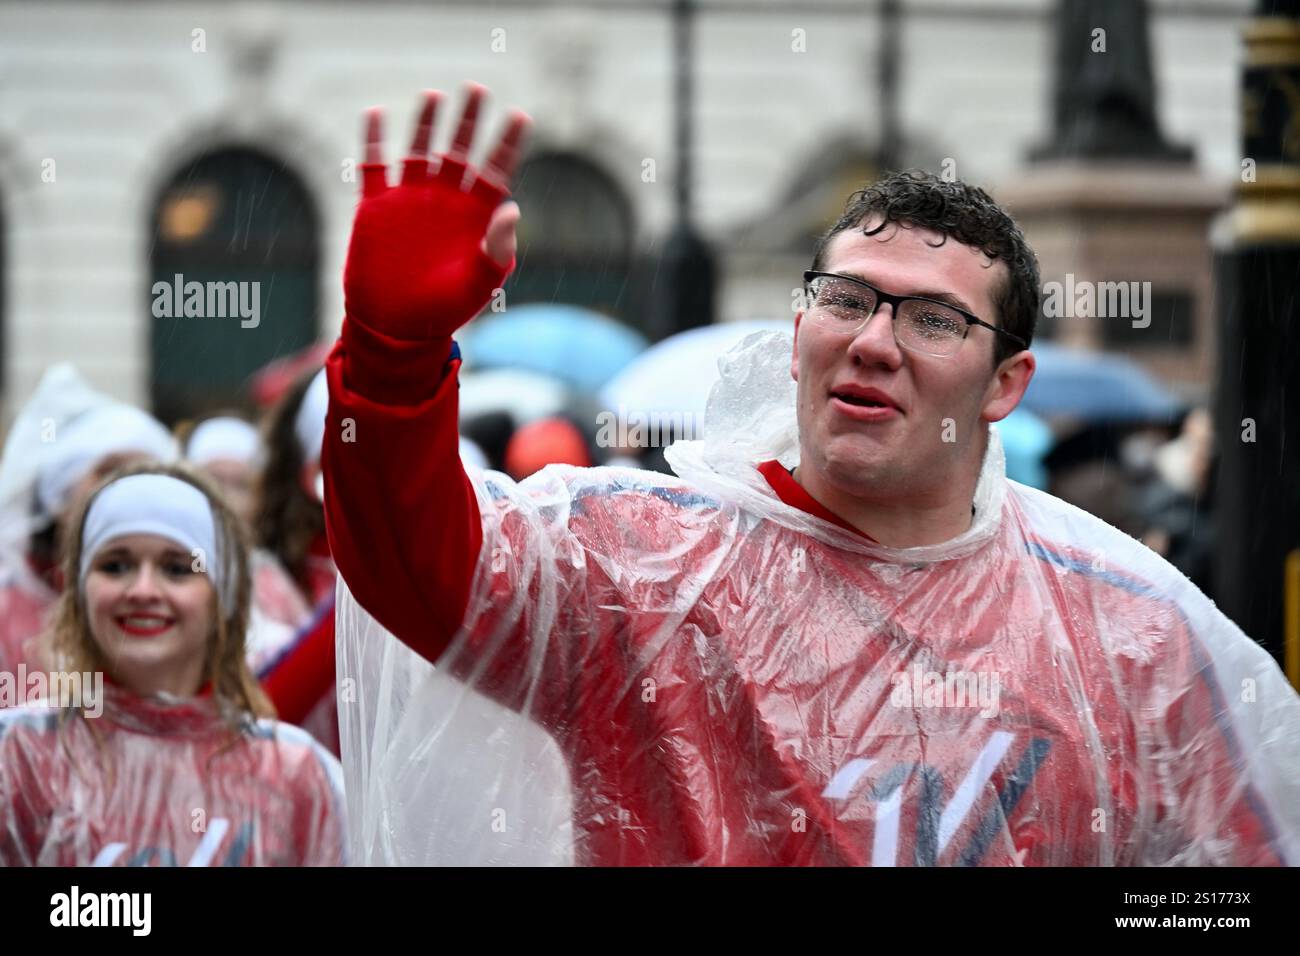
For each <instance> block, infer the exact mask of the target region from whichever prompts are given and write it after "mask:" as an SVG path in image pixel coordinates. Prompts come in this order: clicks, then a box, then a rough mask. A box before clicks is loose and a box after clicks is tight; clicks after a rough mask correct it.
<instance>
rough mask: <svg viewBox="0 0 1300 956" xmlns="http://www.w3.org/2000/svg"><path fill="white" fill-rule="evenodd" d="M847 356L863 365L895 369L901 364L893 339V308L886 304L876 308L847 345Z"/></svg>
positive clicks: (900, 353) (896, 342) (883, 303)
mask: <svg viewBox="0 0 1300 956" xmlns="http://www.w3.org/2000/svg"><path fill="white" fill-rule="evenodd" d="M849 355H850V356H852V357H853V358H854V359H855V360H857V361H858V362H861V363H862V364H863V365H883V366H885V367H886V368H889V369H896V368H898V366H899V365H901V364H902V362H903V354H902V352H901V351H899V348H898V341H897V340H896V339H895V338H894V307H893V306H892V305H890V304H889V303H888V302H882V303H880V305H878V306H876V311H875V312H873V313H872V314H871V318H870V319H868V320H867V324H866V325H864V326H863V327H862V328H860V329H859V330H858V333H857V335H855V336H854V337H853V341H852V342H850V343H849Z"/></svg>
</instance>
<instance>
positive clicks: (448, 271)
mask: <svg viewBox="0 0 1300 956" xmlns="http://www.w3.org/2000/svg"><path fill="white" fill-rule="evenodd" d="M486 94H487V90H486V89H485V88H484V87H482V86H479V85H478V84H471V85H470V86H469V88H468V90H467V95H466V99H465V109H464V112H463V114H462V115H461V119H460V124H459V126H458V127H457V129H456V134H455V136H454V137H453V139H452V144H451V148H450V150H448V152H447V153H445V154H443V155H441V156H434V157H432V158H431V157H430V156H429V144H430V141H431V140H432V137H433V128H434V122H435V120H436V118H437V113H438V108H439V106H440V104H441V103H442V100H443V95H442V94H441V93H440V92H438V91H436V90H427V91H425V93H424V100H423V103H422V105H421V109H420V115H419V120H418V122H417V123H416V128H415V135H414V137H413V138H412V140H411V151H410V155H408V156H407V157H406V159H405V160H404V161H403V163H402V175H401V181H400V182H399V183H398V184H397V185H395V186H390V185H389V184H388V181H387V170H386V168H385V166H384V162H383V155H382V145H383V133H382V111H381V110H380V109H379V108H378V107H375V108H372V109H370V110H369V111H367V114H366V161H365V163H364V164H363V165H362V167H361V169H362V185H361V202H360V203H359V204H358V206H357V214H356V218H355V220H354V221H353V224H352V240H351V242H350V244H349V246H348V258H347V265H346V266H345V267H344V270H343V296H344V303H345V307H346V309H347V314H348V316H349V317H350V318H352V319H354V320H356V321H358V322H361V323H362V324H363V325H366V326H368V327H370V328H371V329H374V330H375V331H377V332H381V333H383V334H385V335H388V336H391V337H393V338H399V339H432V338H438V337H445V336H449V335H451V334H452V333H453V332H455V331H456V329H458V328H460V327H461V326H462V325H464V324H465V323H466V322H468V321H469V320H470V319H472V318H474V316H475V315H477V314H478V313H479V311H481V310H482V308H483V307H484V306H485V305H486V304H487V303H488V301H489V300H490V299H491V297H492V293H493V290H495V289H497V288H499V287H500V286H501V283H502V282H503V281H505V277H506V276H507V275H509V273H510V270H511V269H512V268H513V267H514V253H515V223H516V222H517V221H518V219H519V207H518V206H517V205H516V204H515V203H513V202H504V200H505V199H506V198H507V197H508V196H509V182H510V177H511V176H512V175H513V174H514V171H515V167H516V166H517V165H518V162H519V155H520V151H521V148H522V145H523V141H524V139H525V137H526V135H527V133H528V130H529V128H530V127H531V120H529V118H528V117H527V116H526V115H525V114H524V113H522V112H519V111H518V110H514V111H512V112H511V114H510V117H509V119H508V120H507V122H506V128H505V131H504V133H502V135H501V139H500V141H499V142H498V143H497V145H496V148H495V149H493V151H492V153H491V156H490V157H489V158H488V161H487V163H486V164H485V165H484V166H483V168H482V169H475V168H474V167H472V166H470V165H469V151H470V147H471V146H472V144H473V142H474V131H475V127H476V126H477V124H478V115H479V110H480V108H481V106H482V103H483V98H484V96H485V95H486Z"/></svg>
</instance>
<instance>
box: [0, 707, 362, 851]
mask: <svg viewBox="0 0 1300 956" xmlns="http://www.w3.org/2000/svg"><path fill="white" fill-rule="evenodd" d="M238 723H239V725H240V729H239V731H238V732H235V731H234V730H233V729H232V726H231V723H230V722H229V721H228V720H227V719H226V716H225V715H224V714H222V713H221V712H220V710H219V704H218V702H217V700H216V699H215V698H214V697H213V696H212V695H211V694H205V695H200V696H198V697H194V698H176V697H169V696H167V695H158V696H149V697H146V696H140V695H137V694H135V693H132V692H131V691H128V690H126V689H125V688H122V687H118V686H115V685H112V684H108V685H107V686H106V687H105V688H104V692H103V695H102V697H101V698H99V699H98V700H95V701H93V702H91V704H89V705H88V706H86V707H85V708H83V709H81V710H66V711H65V710H60V709H57V708H54V707H50V706H47V705H46V704H44V703H35V704H28V705H27V706H24V707H19V708H15V709H11V710H6V711H3V712H0V866H340V865H342V864H343V863H344V862H345V855H344V820H343V814H344V806H343V788H342V782H343V781H342V773H341V770H340V768H339V765H338V763H337V761H335V760H334V758H333V757H332V756H331V755H330V754H328V753H327V752H326V751H325V750H324V748H322V747H321V746H320V745H319V744H317V743H316V742H315V741H314V740H312V739H311V737H310V736H309V735H308V734H307V733H306V732H305V731H302V730H299V729H298V728H297V727H291V726H289V725H288V724H283V723H280V722H278V721H274V720H268V719H262V720H256V719H254V718H252V717H251V716H247V715H244V716H243V717H242V719H241V720H240V721H238Z"/></svg>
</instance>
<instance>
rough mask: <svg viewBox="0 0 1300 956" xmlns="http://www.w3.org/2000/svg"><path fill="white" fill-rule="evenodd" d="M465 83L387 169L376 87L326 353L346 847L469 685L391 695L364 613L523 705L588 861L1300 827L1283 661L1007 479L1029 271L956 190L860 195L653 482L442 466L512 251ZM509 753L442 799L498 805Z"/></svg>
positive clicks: (372, 834)
mask: <svg viewBox="0 0 1300 956" xmlns="http://www.w3.org/2000/svg"><path fill="white" fill-rule="evenodd" d="M482 96H483V91H482V89H481V88H478V87H474V88H471V91H470V93H469V96H468V99H467V103H466V106H465V110H464V114H463V116H462V119H461V121H460V125H459V127H458V129H457V131H456V133H455V135H454V136H453V139H452V144H451V148H450V150H449V152H448V153H447V154H445V155H442V156H435V157H430V156H429V155H428V152H429V142H430V136H431V130H432V126H433V119H434V113H435V110H436V107H437V104H438V102H439V99H440V97H439V95H438V94H433V93H431V94H427V95H426V100H425V104H424V108H423V110H422V112H421V115H420V119H419V122H418V124H417V130H416V134H415V139H414V142H413V144H412V149H411V154H410V156H408V158H407V159H406V161H405V163H404V164H403V170H402V174H401V181H400V183H398V184H394V185H389V184H388V183H387V181H386V179H385V175H386V174H385V168H384V166H383V164H382V161H381V157H380V140H381V137H380V129H379V116H378V113H372V114H371V115H370V119H369V127H368V144H367V164H366V166H365V168H364V187H363V196H362V200H361V203H360V205H359V207H358V210H357V216H356V221H355V224H354V227H353V234H352V240H351V245H350V248H349V252H348V262H347V268H346V270H345V275H344V286H345V297H346V308H347V317H346V319H345V322H344V326H343V334H342V337H341V339H340V341H339V343H338V345H337V346H336V347H335V350H334V352H333V354H332V355H331V357H330V360H329V362H328V366H327V367H328V370H329V382H330V393H331V400H330V411H329V416H328V418H327V429H326V439H325V446H324V456H323V462H324V469H325V476H326V482H325V485H326V499H325V504H326V513H327V520H328V527H329V535H330V543H331V547H332V551H333V553H334V555H335V557H336V559H337V561H338V565H339V569H340V572H341V575H342V579H343V580H344V582H345V583H346V586H347V588H348V589H350V592H351V593H350V595H349V594H347V593H344V594H343V596H342V598H341V602H342V603H341V605H340V610H339V621H340V625H339V626H340V638H341V640H342V642H343V647H342V651H341V655H342V656H341V660H343V661H345V662H346V663H347V668H346V669H348V670H350V671H351V673H353V674H355V675H356V676H357V678H358V680H359V681H360V687H359V688H358V693H359V695H360V700H359V701H356V702H353V703H347V702H345V703H343V704H342V705H341V710H342V713H341V721H342V723H343V724H344V726H345V748H344V749H345V756H346V757H347V758H348V761H349V765H350V769H351V771H352V773H353V776H352V778H351V782H352V783H354V784H358V785H360V786H361V788H362V789H361V791H360V794H359V796H358V797H357V799H358V803H357V804H355V805H354V807H353V809H354V810H356V809H358V808H360V809H361V811H362V812H361V814H360V818H361V819H360V820H359V821H356V822H357V825H359V826H360V827H361V828H362V834H361V840H362V842H363V844H365V846H364V847H363V848H362V856H363V857H364V856H366V855H367V853H368V852H369V851H371V850H373V849H374V847H376V846H379V847H380V848H381V849H380V851H379V858H380V859H388V860H395V859H409V857H405V856H403V854H402V853H401V852H390V851H392V848H393V847H394V846H398V847H399V848H400V846H401V845H403V844H405V843H411V842H421V843H424V842H425V841H424V837H423V835H415V834H411V833H406V834H402V833H395V832H394V830H393V826H394V824H393V820H394V819H395V818H396V817H395V816H394V814H396V813H397V811H398V810H399V809H403V808H407V809H409V808H410V807H419V808H421V809H422V812H424V813H426V814H427V816H426V817H425V819H426V820H427V826H428V827H437V826H440V825H441V826H446V825H447V818H446V813H445V811H446V806H445V805H444V802H440V801H443V798H439V799H438V800H432V799H431V798H430V797H429V796H428V794H429V793H430V792H433V791H432V790H429V789H426V788H428V787H432V786H433V785H434V784H435V783H436V782H437V779H436V778H437V775H438V774H439V773H440V772H445V771H443V770H441V769H440V768H445V767H451V766H454V765H455V762H456V761H458V760H460V759H461V758H462V757H463V756H464V755H463V754H462V753H461V752H460V750H459V749H458V748H460V747H462V746H463V743H462V742H461V741H459V740H458V739H456V737H455V735H454V734H452V733H449V732H448V728H449V727H451V726H452V721H453V716H454V711H455V709H456V708H457V707H458V706H459V705H460V701H459V699H457V700H450V699H446V698H444V699H442V700H441V701H440V703H439V707H425V708H424V709H422V710H421V709H418V708H415V707H412V706H409V705H408V703H407V700H408V698H407V695H408V694H411V695H415V696H418V693H419V690H418V688H417V687H416V685H415V683H412V684H410V685H409V686H408V685H407V684H404V683H402V682H401V681H400V680H398V679H397V678H396V677H395V676H394V675H395V674H399V673H400V668H401V667H402V665H401V663H400V655H398V654H397V652H396V651H395V650H394V647H393V645H392V644H391V642H389V641H388V640H387V638H386V637H385V636H384V634H383V628H386V629H387V630H388V631H391V632H392V634H394V635H395V636H396V637H397V638H399V639H400V640H401V641H402V642H404V643H405V644H407V645H409V647H411V648H412V649H414V650H415V651H416V652H418V653H419V654H420V655H422V656H423V657H425V658H426V659H428V660H429V661H433V662H436V664H437V666H438V668H439V670H441V671H443V672H445V673H447V674H450V675H452V676H454V677H455V678H457V679H458V680H460V681H462V682H464V683H465V684H467V685H469V687H471V688H472V689H474V690H476V691H478V692H480V693H482V694H485V695H487V696H489V697H491V698H493V699H495V700H496V701H498V702H500V703H503V704H505V705H506V706H508V707H510V708H512V709H514V710H516V711H519V712H521V713H523V714H525V715H527V716H528V717H529V718H530V719H532V720H533V721H535V722H536V723H537V724H539V725H541V726H542V727H544V728H545V729H546V730H547V731H548V732H549V733H550V735H551V736H552V738H553V739H554V740H555V742H556V744H557V745H558V747H559V749H560V751H561V752H562V753H563V756H564V759H565V761H566V762H567V765H568V772H569V778H570V780H571V781H572V788H573V795H572V799H573V814H572V825H573V835H574V852H575V855H576V858H577V860H578V861H579V862H584V863H596V864H835V865H838V864H871V865H913V864H916V865H935V864H937V865H1016V864H1032V865H1045V864H1056V865H1114V864H1148V865H1151V864H1194V863H1231V864H1276V863H1279V862H1286V861H1291V862H1294V861H1295V860H1296V858H1297V856H1296V855H1297V851H1298V849H1300V848H1298V847H1297V839H1298V834H1300V824H1298V822H1297V815H1298V814H1300V793H1297V788H1298V787H1300V784H1298V783H1297V781H1298V780H1300V773H1297V770H1298V769H1300V754H1298V752H1297V751H1298V749H1300V745H1298V738H1297V734H1298V732H1300V699H1297V697H1296V695H1295V693H1294V692H1293V691H1292V690H1291V689H1290V688H1289V687H1287V686H1286V684H1285V682H1284V680H1283V679H1282V677H1281V674H1280V672H1279V670H1278V668H1277V667H1276V665H1275V664H1274V662H1273V661H1272V659H1271V658H1269V657H1268V656H1267V655H1266V654H1265V653H1264V652H1263V651H1262V650H1261V649H1260V648H1259V647H1258V646H1256V645H1255V644H1253V643H1252V642H1251V641H1250V640H1249V639H1248V638H1246V637H1245V635H1243V634H1242V633H1241V632H1240V631H1239V630H1238V629H1237V628H1236V627H1235V626H1234V625H1233V624H1232V623H1231V622H1230V621H1228V620H1227V619H1226V618H1224V617H1223V616H1222V615H1221V614H1219V612H1218V611H1217V610H1216V609H1215V608H1214V607H1213V605H1211V604H1210V602H1209V601H1207V600H1206V599H1205V598H1204V596H1203V595H1201V594H1200V593H1199V592H1197V591H1196V590H1195V588H1193V587H1192V586H1191V585H1190V583H1189V582H1187V581H1186V579H1185V578H1182V577H1181V575H1179V574H1178V573H1177V572H1176V571H1174V570H1173V569H1172V568H1171V567H1170V566H1168V565H1167V564H1165V563H1164V562H1163V561H1161V560H1160V559H1159V558H1157V557H1156V556H1155V555H1154V554H1152V553H1151V552H1149V551H1147V550H1146V549H1144V548H1142V547H1141V546H1140V545H1138V544H1137V543H1136V542H1134V541H1132V539H1129V538H1127V537H1125V536H1124V535H1122V534H1120V533H1119V532H1117V531H1115V530H1114V529H1111V528H1109V527H1108V526H1106V525H1104V524H1103V523H1101V522H1100V521H1098V520H1097V519H1095V518H1092V517H1091V516H1089V515H1086V514H1084V513H1083V512H1080V511H1078V510H1077V509H1074V508H1071V507H1070V506H1068V505H1066V504H1064V503H1062V502H1059V501H1057V500H1056V499H1054V498H1051V497H1050V496H1048V495H1045V494H1043V493H1041V492H1037V491H1034V490H1033V489H1028V488H1025V487H1023V486H1019V485H1013V484H1011V483H1010V482H1008V481H1007V479H1006V477H1005V472H1004V466H1003V460H1002V456H1001V450H1000V446H999V444H998V442H997V439H996V437H995V435H994V433H992V432H990V429H989V423H991V422H995V421H998V420H1000V419H1002V418H1004V417H1005V416H1006V415H1008V414H1009V413H1010V412H1011V411H1012V410H1013V409H1014V408H1015V406H1016V404H1017V403H1018V402H1019V400H1020V398H1021V396H1022V395H1023V394H1024V391H1025V388H1026V387H1027V385H1028V384H1029V380H1030V378H1031V377H1032V375H1033V370H1034V359H1033V355H1032V352H1030V351H1029V350H1028V345H1029V343H1030V342H1031V340H1032V337H1033V327H1034V319H1035V316H1036V314H1037V309H1038V275H1037V267H1036V264H1035V260H1034V257H1033V254H1032V252H1031V251H1030V250H1029V248H1028V246H1027V245H1026V243H1025V241H1024V238H1023V236H1022V235H1021V233H1020V231H1019V229H1018V228H1017V227H1016V226H1015V224H1014V223H1013V222H1012V220H1011V219H1010V218H1009V217H1008V216H1007V215H1006V214H1005V212H1003V211H1002V210H1001V209H999V208H998V207H997V206H996V205H995V204H994V203H993V202H992V200H991V199H990V198H989V197H988V196H987V195H986V194H985V193H983V192H982V191H981V190H978V189H975V188H973V187H970V186H967V185H964V184H961V183H945V182H942V181H940V180H938V179H936V178H934V177H931V176H927V175H924V174H912V175H896V176H891V177H887V178H886V179H884V180H882V181H881V182H880V183H878V184H876V185H874V186H872V187H870V188H868V189H866V190H864V191H863V192H861V193H858V194H856V195H855V196H854V197H852V199H851V200H850V203H849V206H848V208H847V209H846V212H845V215H844V217H843V218H841V220H840V221H839V222H838V223H836V225H835V227H834V228H833V229H832V230H831V231H830V233H829V234H828V236H827V238H826V239H825V240H824V241H823V242H822V243H820V244H819V246H818V249H817V252H816V256H815V259H814V262H813V268H812V270H811V271H810V272H808V273H807V274H806V275H805V277H804V281H805V297H806V298H805V302H804V308H803V309H802V310H801V311H800V313H799V314H798V315H797V316H796V318H795V323H794V338H793V342H792V343H790V341H789V340H785V341H784V342H783V341H782V340H781V339H780V338H779V337H770V338H759V339H755V340H747V341H746V343H744V345H743V346H742V347H741V348H740V349H738V350H736V351H735V352H733V353H732V355H730V356H729V357H728V359H727V361H726V362H725V363H724V365H723V368H722V371H723V376H722V378H723V380H722V382H721V384H720V385H719V387H718V388H717V389H716V390H715V392H714V395H713V398H712V399H711V402H710V408H709V417H708V420H706V423H705V432H706V434H705V439H704V440H703V441H702V442H687V443H678V445H675V446H673V448H672V449H670V450H669V460H670V463H671V464H672V465H673V467H674V469H675V470H676V471H677V473H678V475H679V476H680V477H679V478H673V477H666V476H661V475H652V474H649V473H645V472H638V471H634V470H630V469H612V468H596V469H581V468H570V467H567V466H553V467H550V468H547V469H544V470H543V471H542V472H540V473H539V474H538V475H535V476H533V477H532V478H530V479H528V480H527V481H525V482H523V483H521V484H518V485H516V484H514V483H512V482H510V481H509V480H508V479H507V478H505V477H504V476H500V475H496V474H484V473H480V472H477V471H476V470H471V471H469V472H467V471H466V469H464V468H463V467H462V465H461V464H460V460H459V458H458V455H457V434H456V424H457V402H456V388H457V385H456V377H457V373H458V369H459V365H460V361H459V354H458V351H457V349H456V347H455V345H454V343H453V342H452V339H451V336H452V334H453V333H455V332H456V330H457V329H458V328H460V326H462V325H463V324H465V323H466V322H468V321H469V320H470V319H472V318H473V317H474V315H475V314H476V313H477V312H478V311H479V310H480V309H482V308H483V307H484V306H485V305H486V303H487V302H488V301H489V299H490V298H491V296H492V294H493V290H495V289H497V288H499V287H500V285H501V283H502V281H503V280H504V278H505V276H506V275H507V274H508V273H509V271H510V269H511V268H512V267H513V265H514V262H513V257H514V251H515V239H514V227H515V222H516V221H517V219H518V217H519V210H518V208H517V207H516V206H515V205H514V204H513V203H508V202H504V200H505V199H506V197H507V195H508V194H507V191H506V189H507V184H508V182H509V179H510V176H511V174H512V172H513V169H514V167H515V164H516V161H517V157H518V152H519V149H520V144H521V142H522V139H523V136H524V134H525V132H526V128H527V119H526V118H525V117H524V116H523V115H522V114H518V113H516V114H513V115H512V116H511V118H510V119H509V121H508V123H507V128H506V132H505V134H504V135H503V137H502V139H501V141H500V143H499V144H498V145H497V146H496V148H495V149H494V150H493V151H492V152H491V153H490V155H489V157H488V159H487V161H486V164H485V165H484V166H483V168H482V169H481V170H476V169H474V168H473V167H471V166H469V165H468V158H467V157H468V154H469V149H470V146H471V144H472V142H473V135H474V129H475V125H476V122H477V114H478V111H479V108H480V103H481V99H482ZM579 345H580V344H579V343H575V348H576V347H579ZM791 379H793V382H792V381H791ZM796 383H797V384H796ZM796 462H797V467H793V468H790V469H787V465H794V464H795V463H796ZM353 598H355V603H353V600H352V599H353ZM371 615H373V619H372V618H371ZM375 622H378V623H375ZM379 625H382V628H381V627H380V626H379ZM349 708H351V709H349ZM421 714H422V715H423V716H420V715H421ZM404 717H405V718H407V722H405V723H404V722H403V718H404ZM412 722H414V724H412ZM349 740H350V741H351V744H350V745H349V744H348V743H346V741H349ZM536 766H537V765H536V764H534V763H530V762H529V761H528V760H527V759H525V760H524V762H523V763H522V765H520V766H518V767H516V768H514V776H513V784H511V783H510V782H509V781H508V780H505V775H503V778H502V779H499V780H497V781H496V783H494V784H493V785H491V786H489V787H486V788H485V790H484V792H482V793H474V794H470V795H468V798H469V799H470V800H471V801H477V804H476V805H477V807H478V809H479V810H481V813H475V814H471V815H470V819H472V820H474V821H477V822H476V823H475V824H473V825H479V826H482V827H483V839H484V840H485V841H488V840H492V839H496V836H494V834H496V833H499V832H503V831H505V830H507V829H508V827H509V826H510V824H507V823H504V822H502V826H501V828H500V830H497V829H496V828H495V827H493V828H492V829H491V830H489V825H490V821H491V822H501V821H497V817H498V816H501V813H500V809H499V808H500V805H501V800H500V797H501V793H502V788H504V787H506V786H509V785H514V786H522V788H523V789H524V790H525V791H527V790H528V788H529V787H533V788H534V789H535V790H540V789H541V783H540V780H538V779H534V778H533V776H532V774H534V773H535V771H536ZM376 778H378V779H376ZM503 781H504V782H503ZM462 796H465V795H462ZM376 800H378V804H377V805H376V803H375V801H376ZM467 825H469V824H467ZM513 825H514V826H516V827H518V826H520V823H519V821H515V823H514V824H513ZM523 825H524V826H525V827H526V826H527V821H524V823H523ZM433 845H435V846H436V839H435V840H434V841H433ZM384 847H387V848H388V849H384ZM423 862H437V860H436V859H428V860H424V861H423Z"/></svg>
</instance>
